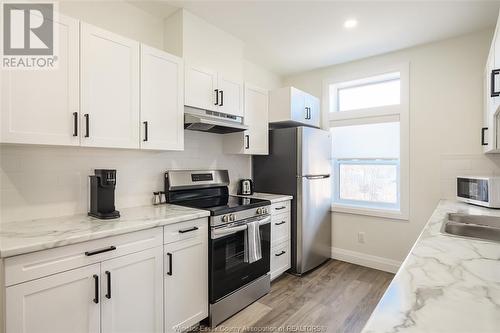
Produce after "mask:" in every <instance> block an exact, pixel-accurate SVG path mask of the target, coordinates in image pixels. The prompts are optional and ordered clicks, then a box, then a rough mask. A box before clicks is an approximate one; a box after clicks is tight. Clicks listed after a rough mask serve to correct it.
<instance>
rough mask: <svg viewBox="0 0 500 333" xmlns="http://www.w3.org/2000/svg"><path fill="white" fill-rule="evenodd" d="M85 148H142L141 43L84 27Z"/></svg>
mask: <svg viewBox="0 0 500 333" xmlns="http://www.w3.org/2000/svg"><path fill="white" fill-rule="evenodd" d="M81 109H82V111H81V112H82V115H83V116H82V126H81V133H82V140H81V143H82V146H92V147H109V148H139V43H138V42H136V41H133V40H130V39H127V38H124V37H122V36H119V35H116V34H114V33H111V32H109V31H106V30H103V29H99V28H97V27H94V26H92V25H89V24H86V23H82V24H81Z"/></svg>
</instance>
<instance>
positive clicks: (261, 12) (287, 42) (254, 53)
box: [133, 0, 500, 75]
mask: <svg viewBox="0 0 500 333" xmlns="http://www.w3.org/2000/svg"><path fill="white" fill-rule="evenodd" d="M133 3H134V5H135V6H138V7H140V8H142V9H144V10H145V11H147V12H149V13H151V14H153V15H156V16H160V17H167V16H169V15H170V14H172V13H173V12H174V11H175V10H176V8H179V7H183V8H185V9H187V10H189V11H190V12H192V13H193V14H196V15H197V16H199V17H202V18H204V19H205V20H206V21H208V22H210V23H212V24H214V25H216V26H218V27H219V28H221V29H223V30H225V31H227V32H229V33H231V34H233V35H234V36H236V37H238V38H239V39H241V40H243V41H244V42H245V43H246V47H245V56H246V57H247V59H249V60H251V61H253V62H255V63H258V64H260V65H262V66H264V67H266V68H268V69H270V70H273V71H275V72H276V73H278V74H281V75H290V74H293V73H297V72H302V71H306V70H311V69H314V68H319V67H324V66H329V65H333V64H338V63H342V62H347V61H351V60H355V59H360V58H364V57H368V56H373V55H377V54H382V53H386V52H390V51H395V50H398V49H403V48H407V47H411V46H415V45H419V44H423V43H428V42H432V41H436V40H440V39H445V38H449V37H453V36H458V35H461V34H465V33H468V32H472V31H477V30H481V29H484V28H487V27H490V26H493V25H494V24H495V22H496V19H497V17H498V10H499V8H500V1H237V0H235V1H227V0H226V1H200V0H198V1H134V2H133ZM350 18H355V19H356V20H357V21H358V22H359V24H358V26H357V27H356V28H354V29H351V30H347V29H345V28H344V27H343V24H344V21H345V20H346V19H350Z"/></svg>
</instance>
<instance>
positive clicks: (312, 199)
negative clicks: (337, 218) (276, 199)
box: [293, 175, 332, 274]
mask: <svg viewBox="0 0 500 333" xmlns="http://www.w3.org/2000/svg"><path fill="white" fill-rule="evenodd" d="M297 187H298V188H297V190H298V191H297V221H296V228H297V229H296V237H295V239H294V243H295V244H294V245H295V246H296V251H297V252H296V256H295V262H294V265H293V266H294V270H295V272H296V273H298V274H303V273H305V272H307V271H309V270H311V269H313V268H315V267H317V266H318V265H320V264H322V263H323V262H325V261H326V260H328V259H329V258H330V256H331V255H330V254H331V238H332V227H331V225H332V221H331V217H330V207H331V194H330V192H331V177H330V176H329V175H324V176H309V177H298V178H297Z"/></svg>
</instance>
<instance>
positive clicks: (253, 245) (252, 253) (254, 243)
mask: <svg viewBox="0 0 500 333" xmlns="http://www.w3.org/2000/svg"><path fill="white" fill-rule="evenodd" d="M259 227H260V223H259V221H254V222H250V223H247V229H246V230H245V259H244V260H245V262H248V263H249V264H251V263H253V262H256V261H257V260H260V259H261V258H262V249H261V247H260V232H259Z"/></svg>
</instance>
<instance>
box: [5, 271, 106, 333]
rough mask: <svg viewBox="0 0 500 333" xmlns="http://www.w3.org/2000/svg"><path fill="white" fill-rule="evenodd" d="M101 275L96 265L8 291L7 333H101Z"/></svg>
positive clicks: (12, 287)
mask: <svg viewBox="0 0 500 333" xmlns="http://www.w3.org/2000/svg"><path fill="white" fill-rule="evenodd" d="M99 275H100V264H93V265H89V266H85V267H81V268H77V269H73V270H70V271H67V272H63V273H58V274H54V275H50V276H47V277H44V278H41V279H37V280H33V281H29V282H25V283H21V284H17V285H14V286H11V287H8V288H6V303H7V306H6V319H7V320H6V332H7V333H19V332H24V333H67V332H72V333H99V332H100V326H101V323H100V316H101V315H100V313H101V310H100V304H99V303H96V302H95V300H97V302H99V295H98V293H99V285H98V284H97V289H96V281H98V279H99ZM96 290H97V293H96ZM96 296H97V298H96Z"/></svg>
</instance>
